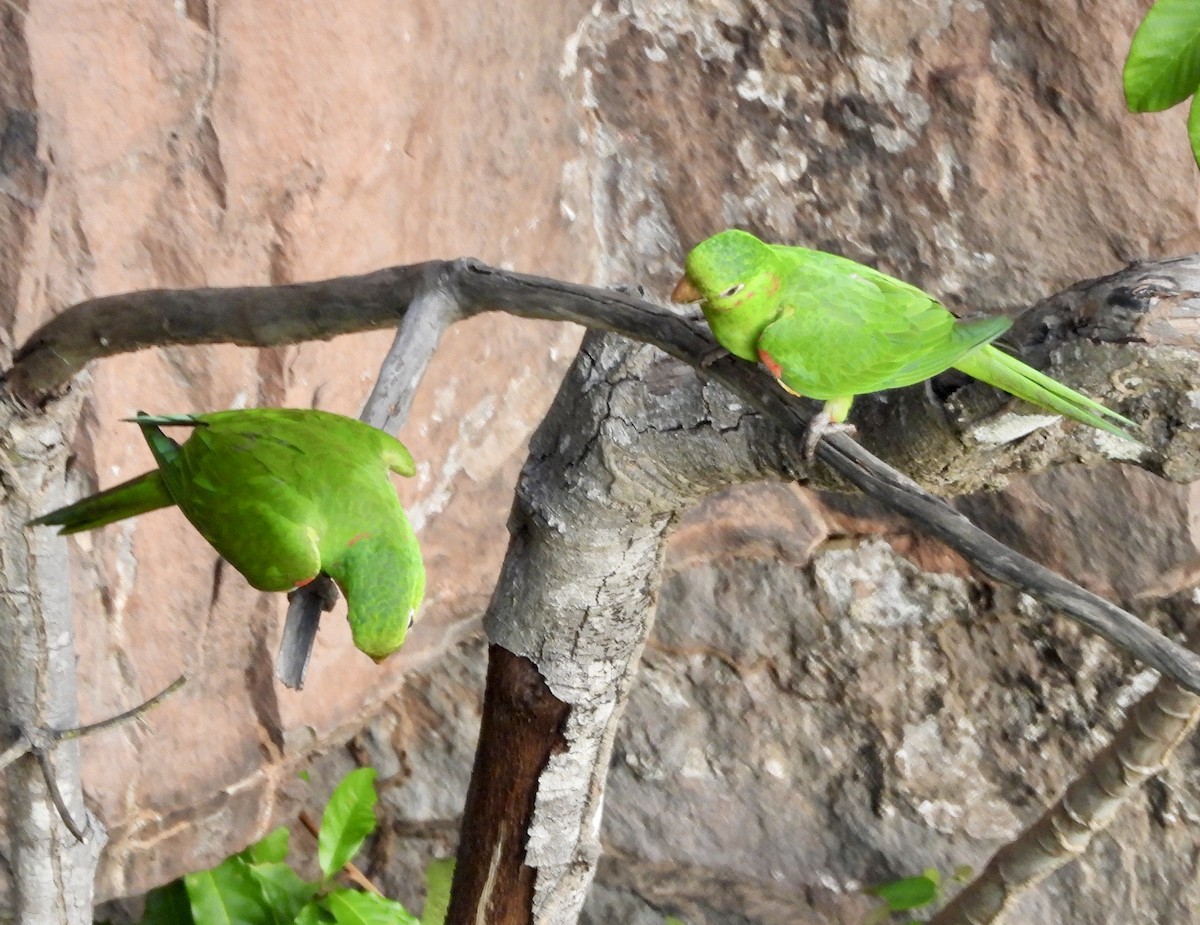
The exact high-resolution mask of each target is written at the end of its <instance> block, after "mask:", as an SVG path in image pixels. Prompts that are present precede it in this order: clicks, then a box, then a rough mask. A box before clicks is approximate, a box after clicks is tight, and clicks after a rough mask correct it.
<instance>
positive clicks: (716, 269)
mask: <svg viewBox="0 0 1200 925" xmlns="http://www.w3.org/2000/svg"><path fill="white" fill-rule="evenodd" d="M778 285H779V283H778V275H777V274H776V273H775V268H774V259H773V255H772V253H771V249H770V247H769V246H768V245H766V244H764V243H763V242H762V241H760V240H758V238H756V237H754V235H752V234H750V233H749V232H747V231H739V230H738V229H736V228H733V229H730V230H729V231H722V232H720V233H719V234H715V235H713V236H712V237H711V238H708V239H706V240H704V241H701V242H700V243H699V244H697V245H696V246H695V247H693V248H692V250H691V252H690V253H689V254H688V255H687V262H686V263H685V265H684V275H683V278H682V279H681V280H680V281H679V284H678V285H677V286H676V287H675V291H674V292H673V293H672V294H671V298H672V299H673V300H674V301H676V302H700V301H703V302H704V304H705V306H707V307H710V308H712V309H713V310H715V311H717V312H727V311H730V310H732V309H734V308H736V307H737V306H738V305H741V304H743V303H744V302H746V301H747V300H749V299H753V298H754V297H755V296H757V295H762V294H764V293H766V292H768V291H769V290H771V289H772V288H777V287H778Z"/></svg>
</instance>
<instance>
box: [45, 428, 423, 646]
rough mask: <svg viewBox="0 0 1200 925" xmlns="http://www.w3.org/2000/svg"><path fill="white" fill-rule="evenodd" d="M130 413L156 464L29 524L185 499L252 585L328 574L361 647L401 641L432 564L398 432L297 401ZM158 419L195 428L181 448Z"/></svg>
mask: <svg viewBox="0 0 1200 925" xmlns="http://www.w3.org/2000/svg"><path fill="white" fill-rule="evenodd" d="M132 420H133V421H134V422H136V423H137V424H138V425H139V426H140V427H141V429H142V435H143V436H144V437H145V438H146V442H147V443H148V444H149V445H150V451H151V452H152V453H153V454H154V459H155V461H156V462H157V463H158V469H157V470H155V471H153V472H147V473H145V474H144V475H140V476H138V477H137V478H134V479H131V480H129V481H128V482H125V483H123V484H121V485H117V486H116V487H115V488H110V489H108V490H107V491H103V492H100V493H99V494H96V495H92V496H91V497H89V498H84V499H83V500H82V501H79V502H77V503H75V504H72V505H70V506H68V507H64V508H61V509H59V510H57V511H52V512H51V513H49V514H46V515H44V516H42V517H39V518H37V519H36V520H33V521H31V523H32V524H55V525H61V527H62V529H61V530H60V531H59V532H60V533H76V532H78V531H80V530H91V529H93V528H95V527H100V526H103V525H104V524H109V523H112V522H114V521H117V520H123V519H124V518H126V517H132V516H134V515H135V514H143V513H145V512H146V511H152V510H155V509H156V508H160V507H168V506H170V505H172V504H177V505H179V509H180V510H181V511H182V512H183V514H184V516H185V517H187V519H188V520H190V521H191V522H192V525H193V526H194V527H195V528H196V529H197V530H199V531H200V533H201V535H202V536H203V537H204V538H205V539H206V540H208V542H209V543H211V544H212V546H213V548H214V549H216V551H217V552H218V553H220V554H221V555H222V556H223V557H224V558H225V559H226V560H227V561H228V562H229V564H230V565H232V566H233V567H234V568H236V569H237V570H238V571H239V572H241V573H242V574H243V575H244V576H245V577H246V580H247V581H248V582H250V584H251V585H253V586H254V587H255V588H258V589H259V590H261V591H290V590H291V589H293V588H296V587H299V586H301V585H304V584H307V583H308V582H310V581H312V580H313V579H314V578H316V577H317V575H318V574H320V573H321V572H324V573H325V574H327V575H329V577H330V578H332V579H333V580H334V581H335V582H337V584H338V586H339V587H340V588H341V589H342V593H343V594H345V596H346V604H347V607H348V611H349V612H348V618H349V621H350V629H351V632H352V633H353V636H354V644H355V646H357V647H358V648H359V649H361V650H362V651H363V652H365V653H366V654H367V655H369V656H371V658H373V659H375V660H376V661H380V660H382V659H383V658H385V657H386V656H388V655H390V654H391V653H392V652H394V651H396V649H398V648H400V644H401V643H403V642H404V637H405V635H406V634H407V633H408V630H409V627H410V626H411V625H412V622H413V620H414V618H415V616H416V612H417V608H418V607H419V606H420V603H421V598H422V596H423V594H424V592H425V569H424V566H423V565H422V562H421V551H420V548H419V547H418V546H417V539H416V536H415V535H414V534H413V530H412V527H411V526H410V525H409V523H408V518H407V517H405V515H404V510H403V509H402V508H401V506H400V500H399V499H398V498H397V497H396V489H395V487H394V486H393V485H392V483H391V480H390V479H389V477H388V472H389V471H391V472H396V473H399V474H400V475H412V474H413V472H414V471H415V470H414V466H413V460H412V456H410V455H409V452H408V450H407V449H405V447H404V445H403V444H402V443H400V441H399V440H396V439H394V438H393V437H391V436H389V435H388V434H386V433H384V432H383V431H381V430H377V429H376V428H374V427H370V426H368V425H367V424H364V423H362V422H361V421H356V420H354V419H353V418H347V417H342V416H341V415H339V414H331V413H329V412H327V411H309V410H302V409H295V408H251V409H246V410H242V411H217V412H214V413H211V414H186V415H167V416H163V417H149V416H146V415H142V414H139V415H138V416H137V417H135V418H133V419H132ZM160 425H171V426H182V427H190V428H191V429H192V433H191V436H190V437H189V438H188V439H187V441H186V442H185V443H183V444H182V445H180V444H178V443H176V442H175V441H174V440H172V439H171V438H170V437H168V436H166V435H165V434H164V433H163V432H162V431H161V430H160V429H159V426H160Z"/></svg>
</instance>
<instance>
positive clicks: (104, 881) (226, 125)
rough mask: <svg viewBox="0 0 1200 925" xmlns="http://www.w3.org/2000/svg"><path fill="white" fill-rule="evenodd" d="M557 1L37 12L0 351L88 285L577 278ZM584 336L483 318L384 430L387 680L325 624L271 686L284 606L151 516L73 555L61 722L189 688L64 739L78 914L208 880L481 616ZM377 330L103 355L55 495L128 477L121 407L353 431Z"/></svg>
mask: <svg viewBox="0 0 1200 925" xmlns="http://www.w3.org/2000/svg"><path fill="white" fill-rule="evenodd" d="M581 10H582V6H581V5H579V4H574V5H573V4H565V5H563V4H560V5H557V6H555V7H554V8H553V9H552V10H549V9H543V8H541V7H540V6H534V5H530V6H528V7H526V8H525V9H523V10H521V9H518V10H504V11H501V10H499V9H497V10H495V11H492V12H487V11H482V10H480V9H478V8H476V7H474V6H472V5H470V4H458V5H455V4H453V3H452V4H444V3H409V4H404V5H403V8H400V7H396V6H395V5H389V4H373V3H371V2H354V3H349V4H342V5H339V6H337V8H336V9H335V8H332V7H329V6H328V5H327V4H320V3H299V4H288V5H287V6H286V8H273V7H263V6H261V5H258V4H253V3H243V2H227V3H226V2H222V3H211V4H207V3H205V2H199V3H193V2H188V3H186V4H185V3H180V4H174V5H172V4H165V5H164V4H137V3H134V4H129V3H121V2H100V3H94V2H91V0H87V2H50V3H46V4H34V5H33V7H32V9H31V10H30V12H29V15H28V17H27V20H26V21H25V23H24V25H25V29H26V33H27V37H28V41H29V44H30V48H31V57H32V61H33V74H34V84H35V87H34V89H35V93H36V98H37V103H38V107H39V109H38V118H39V126H40V131H41V133H42V134H41V141H42V144H43V145H44V147H45V148H46V149H47V151H48V152H49V158H48V159H49V161H50V163H51V164H52V169H51V170H50V176H49V183H48V192H47V194H46V200H45V203H44V205H43V207H42V210H41V212H40V213H39V216H38V217H39V221H40V224H39V225H38V226H37V232H38V234H37V236H35V240H34V243H33V244H32V245H31V246H30V247H29V249H28V253H27V255H26V258H25V259H27V260H31V261H40V271H39V272H38V273H37V274H34V279H36V280H37V281H38V289H37V291H36V292H34V293H32V294H31V296H30V298H29V299H28V300H27V302H26V305H27V308H26V309H25V310H23V312H22V314H21V315H20V316H19V317H16V318H15V319H12V320H11V322H10V323H9V324H6V331H5V337H6V338H8V339H11V341H13V342H16V343H20V341H21V340H22V339H23V338H24V337H25V336H27V335H28V333H29V332H30V331H32V330H33V329H34V328H35V327H36V325H37V324H38V323H40V322H41V321H42V320H44V319H45V318H46V317H48V316H49V315H51V314H52V313H53V312H54V311H56V310H57V309H58V308H60V307H62V306H63V305H66V304H69V303H71V302H74V301H77V300H79V299H81V298H84V297H87V296H89V295H95V294H103V293H109V292H115V291H121V290H127V289H133V288H142V287H153V286H194V285H221V284H246V283H285V282H289V281H291V280H297V279H312V278H320V277H326V276H334V275H338V274H344V273H356V272H363V271H366V270H370V269H374V268H376V267H379V266H385V265H388V264H392V263H410V262H415V261H419V260H424V259H428V258H431V257H456V256H460V255H464V254H472V255H476V256H478V257H480V258H482V259H484V260H487V261H489V262H493V263H499V264H510V265H519V266H521V267H522V268H524V269H528V270H533V271H540V272H543V273H546V274H549V275H555V276H561V277H564V278H571V279H583V280H588V279H590V278H591V277H592V276H593V273H592V271H591V269H590V268H591V266H592V265H593V264H594V262H595V261H594V257H593V253H594V246H595V245H594V241H593V239H592V236H591V232H590V230H589V228H588V226H587V224H586V223H585V222H582V221H574V222H573V221H571V220H570V219H568V218H567V217H565V216H564V214H563V211H562V209H561V208H560V198H561V192H562V191H561V189H560V186H561V182H562V181H561V177H560V174H561V170H560V166H561V164H563V163H564V162H565V161H566V160H568V159H569V158H571V157H572V156H573V155H574V153H575V152H574V133H575V127H574V121H573V117H572V115H571V112H570V109H569V104H568V100H567V98H566V96H565V94H564V93H563V92H562V89H561V87H560V84H559V80H558V68H559V64H560V61H561V50H562V45H563V43H564V42H565V40H566V38H567V36H568V35H569V33H570V31H571V29H573V28H574V26H575V24H576V22H577V21H578V15H579V13H580V12H581ZM6 15H7V14H6ZM465 24H469V28H467V27H465ZM577 339H578V332H577V331H574V330H569V329H566V328H562V327H557V328H556V327H552V326H547V325H538V324H533V323H522V322H518V321H515V320H512V319H507V318H485V319H478V320H476V321H474V322H472V323H470V324H466V325H463V326H462V327H461V329H456V330H454V331H452V332H451V333H450V334H449V336H448V337H447V338H446V345H445V350H444V351H443V353H442V354H441V355H439V356H438V357H437V359H436V360H435V362H434V364H433V368H432V370H431V371H430V374H429V378H428V380H427V381H426V383H425V386H424V388H423V389H422V391H421V394H420V395H419V396H418V398H417V402H416V407H415V408H414V410H413V412H412V418H411V420H412V422H413V423H412V424H411V425H410V426H408V427H407V428H406V430H405V432H404V433H402V434H401V437H402V438H403V439H404V440H405V441H406V442H407V443H408V444H409V446H410V447H411V449H412V451H413V454H414V456H415V457H416V458H417V459H418V460H419V461H420V468H419V472H418V474H417V476H416V478H414V479H412V480H411V481H409V482H406V483H405V484H403V485H402V486H401V491H402V493H403V496H404V498H405V500H406V502H407V503H408V504H409V505H410V506H411V510H412V512H413V519H414V521H415V522H416V524H417V525H418V526H419V528H420V529H421V539H422V542H423V544H424V548H425V552H426V557H427V563H428V569H429V578H430V588H431V592H430V594H429V598H428V603H427V604H426V606H425V610H424V613H423V620H422V625H421V628H420V631H419V632H417V633H414V635H413V636H412V638H411V643H410V645H408V646H406V647H405V650H404V653H403V654H402V655H401V656H399V657H397V658H395V659H393V660H391V661H389V663H388V664H387V665H385V666H382V667H376V666H374V665H373V664H372V663H371V662H370V661H368V660H367V659H365V658H364V657H362V656H361V655H360V654H359V653H357V652H356V651H355V650H353V648H352V647H351V646H350V645H349V634H348V630H347V628H346V627H345V624H344V620H343V619H342V617H341V614H342V613H343V611H341V610H339V611H337V612H336V613H335V614H334V615H332V616H331V617H330V618H329V620H328V621H326V623H325V624H324V625H323V627H322V632H321V634H320V636H319V639H318V643H317V652H316V655H315V658H314V662H313V666H312V669H311V671H310V673H309V677H308V684H307V687H306V689H305V690H304V691H303V692H302V693H300V694H293V693H290V692H286V691H284V690H282V689H281V688H280V687H279V686H278V685H277V684H276V683H275V682H274V680H273V677H272V663H273V659H274V653H275V648H276V645H277V641H278V637H279V630H280V627H281V625H282V608H283V603H282V601H281V598H280V597H278V596H268V595H262V594H259V593H257V592H255V591H253V590H252V589H249V588H248V587H247V586H246V585H245V583H244V581H242V579H241V578H240V576H238V575H237V574H236V573H234V572H232V571H231V570H230V569H228V568H223V567H222V566H221V565H220V564H219V563H218V562H217V560H216V559H215V557H214V556H213V554H212V552H211V550H209V549H208V548H206V545H205V544H204V542H203V541H202V540H201V539H200V538H199V537H198V536H197V535H196V534H195V532H194V531H193V530H191V528H190V527H188V525H187V524H186V522H185V521H184V520H183V518H182V517H181V516H180V515H178V513H176V512H172V511H167V512H162V513H156V514H153V515H149V516H147V517H145V518H141V519H138V520H135V521H131V522H127V523H124V524H121V525H118V526H114V527H112V528H109V529H106V530H103V531H100V532H98V533H95V534H92V535H86V536H83V537H80V538H79V539H78V540H77V541H73V544H72V548H73V550H74V553H73V560H72V566H73V567H72V587H73V592H74V599H75V605H76V610H77V621H76V625H77V628H78V634H79V638H78V648H79V652H80V665H79V671H80V687H81V692H82V704H83V707H82V711H83V714H84V719H85V720H95V719H102V718H104V717H106V716H108V715H111V714H113V713H115V712H118V711H120V710H123V709H126V708H127V707H129V706H132V705H134V704H136V703H138V702H140V701H141V700H143V699H145V698H146V697H148V696H150V695H151V694H153V693H154V692H156V691H157V690H159V689H161V688H162V687H164V686H165V685H166V684H167V683H169V682H170V681H171V680H173V679H174V678H175V677H176V676H177V675H179V674H181V673H185V672H186V673H187V674H188V675H189V676H190V681H189V684H188V686H187V687H186V688H185V689H184V691H183V692H181V693H180V694H179V695H178V696H176V697H174V698H173V699H172V700H171V701H170V702H168V703H166V704H164V705H163V706H162V707H161V708H159V709H158V710H156V711H155V713H154V714H153V715H151V716H150V717H148V718H147V720H146V721H145V723H144V724H143V725H141V726H139V725H131V726H126V727H124V728H121V729H118V730H113V731H110V732H106V733H104V734H103V735H100V736H97V737H94V738H92V739H89V740H88V741H87V742H86V743H85V745H84V751H85V763H86V770H85V777H86V790H87V794H88V798H89V801H90V805H91V806H92V807H93V809H94V810H95V811H96V812H97V813H98V814H99V815H100V816H101V817H102V818H103V819H104V820H105V822H106V823H107V825H108V826H109V829H110V835H111V844H110V847H109V849H108V851H107V853H106V855H105V859H104V864H103V869H102V871H101V878H100V882H99V884H98V892H99V895H100V896H102V897H103V896H113V895H122V894H126V893H131V892H133V893H136V892H140V891H142V890H144V889H146V888H147V887H149V886H152V885H153V884H155V883H157V882H160V881H162V880H163V879H164V878H169V877H173V876H176V875H178V874H180V873H182V872H184V871H186V870H189V869H195V868H197V867H199V866H203V865H209V864H212V863H213V862H215V861H218V860H220V859H221V858H222V857H223V856H224V855H226V854H228V853H229V852H230V851H231V850H236V849H238V848H239V847H240V846H241V845H243V844H245V843H246V842H247V841H249V840H250V839H252V838H254V837H255V836H257V835H261V834H262V833H263V832H265V831H266V830H267V829H268V827H269V826H271V825H272V824H273V823H274V822H275V821H276V820H277V819H278V818H280V817H281V816H284V815H288V814H290V807H291V804H292V802H293V801H291V800H289V798H288V796H287V790H288V787H289V784H290V781H291V780H292V778H293V777H294V775H295V773H296V771H297V770H298V768H299V767H301V766H303V764H304V763H305V762H306V761H307V757H308V755H309V753H310V752H311V751H312V750H313V749H315V748H321V747H322V746H323V745H327V744H328V743H331V742H339V741H343V740H344V739H345V738H346V737H347V736H349V735H350V734H351V733H352V732H353V731H354V729H356V728H357V727H358V726H359V725H361V723H362V722H363V721H364V720H365V718H366V717H367V716H369V715H370V714H371V713H372V712H373V711H375V710H376V709H377V708H378V707H379V705H380V704H382V703H383V702H384V701H385V700H386V699H387V697H388V696H389V695H391V694H392V693H394V692H395V691H396V690H397V689H398V688H399V687H400V686H401V685H402V684H403V681H404V677H405V675H406V673H407V672H408V671H410V670H411V669H412V668H413V666H419V665H421V664H424V663H426V662H428V661H429V660H431V659H433V658H434V657H436V656H439V655H440V654H441V653H442V652H443V650H444V649H445V648H446V647H447V646H448V645H451V644H453V642H454V641H455V640H456V639H457V638H458V636H459V635H460V633H461V629H460V627H461V625H462V623H463V621H469V620H472V619H475V618H477V616H478V614H479V612H480V611H481V609H482V606H483V604H484V603H486V601H487V598H488V596H489V594H490V592H491V585H492V582H493V579H494V575H495V573H496V571H497V569H498V567H499V562H500V556H501V554H502V552H503V550H504V546H505V542H506V537H505V533H504V522H505V517H506V515H507V512H508V507H509V503H510V496H511V485H512V483H513V481H514V479H515V476H516V471H517V468H518V466H519V465H520V462H521V460H522V459H523V456H524V445H525V440H526V438H527V435H528V433H529V431H530V430H532V428H533V426H534V425H535V424H536V423H537V421H538V420H539V419H540V417H541V414H542V411H543V409H544V407H545V406H546V404H547V403H548V401H549V398H550V396H551V395H552V393H553V385H554V383H555V382H556V381H557V378H558V376H559V375H560V374H561V370H562V369H563V368H564V366H565V363H566V361H567V360H569V358H570V356H571V355H572V353H573V350H574V345H575V343H576V342H577ZM388 342H389V338H388V337H387V335H386V334H378V335H364V336H356V337H347V338H341V339H339V340H337V341H334V342H330V343H316V344H304V345H301V346H297V347H289V348H280V349H271V350H239V349H236V348H204V349H186V350H185V349H169V350H161V351H151V352H146V353H142V354H137V355H132V356H126V357H119V358H115V359H113V360H110V361H106V362H104V363H101V364H97V365H96V366H95V367H94V368H93V370H92V371H91V374H90V376H88V377H86V378H85V379H84V380H81V381H80V383H79V385H78V388H80V389H84V390H86V391H87V399H86V402H85V409H84V412H83V417H82V421H81V426H80V428H79V430H78V436H77V439H76V446H75V450H76V456H75V460H74V463H73V469H72V474H71V476H70V481H71V485H70V489H71V491H73V492H74V493H77V494H82V493H86V492H88V491H90V490H92V489H93V488H94V487H95V486H96V485H97V484H100V485H102V486H107V485H110V484H114V483H116V482H117V481H120V480H121V479H123V478H128V477H130V476H132V475H134V474H136V473H138V472H140V471H143V470H145V469H146V468H149V466H150V465H151V460H150V457H149V455H148V453H147V451H146V449H145V447H144V446H142V445H141V441H140V439H139V438H138V436H137V434H136V430H135V429H134V428H132V427H131V426H130V425H126V424H121V423H119V421H118V419H119V418H121V417H124V416H127V415H128V414H129V413H130V412H132V411H134V410H136V409H138V408H144V409H147V410H151V411H178V410H190V409H206V408H207V409H211V408H223V407H237V406H246V405H259V404H280V405H292V406H301V407H305V406H310V405H311V406H318V407H322V408H328V409H331V410H337V411H342V412H346V413H351V414H353V413H357V410H358V408H359V407H360V405H361V403H362V401H363V400H364V398H365V396H366V394H367V391H368V390H369V388H370V385H371V383H372V381H373V377H374V374H375V370H376V368H377V365H378V362H379V360H380V359H381V358H382V356H383V354H384V351H385V350H386V347H387V345H388Z"/></svg>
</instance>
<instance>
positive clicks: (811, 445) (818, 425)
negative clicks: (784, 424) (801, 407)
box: [804, 411, 858, 462]
mask: <svg viewBox="0 0 1200 925" xmlns="http://www.w3.org/2000/svg"><path fill="white" fill-rule="evenodd" d="M856 433H858V428H857V427H855V426H854V425H853V424H845V423H839V422H836V421H834V420H833V419H832V418H830V417H829V414H828V413H827V412H825V411H822V412H821V413H820V414H818V415H816V416H815V417H814V418H813V419H812V420H811V421H809V422H808V431H807V433H805V435H804V458H805V459H807V460H808V461H809V462H812V460H813V458H814V457H815V456H816V455H817V444H818V443H820V442H821V438H822V437H824V436H825V435H827V434H846V435H847V436H851V437H852V436H854V435H855V434H856Z"/></svg>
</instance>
